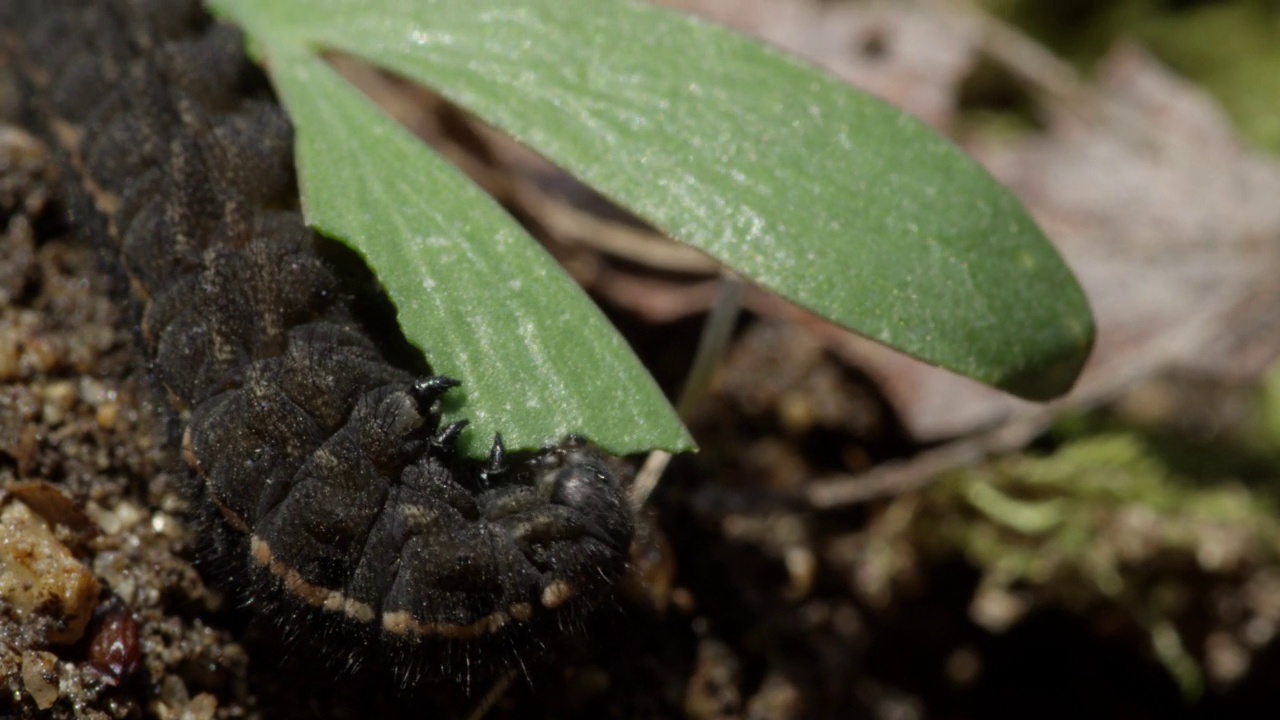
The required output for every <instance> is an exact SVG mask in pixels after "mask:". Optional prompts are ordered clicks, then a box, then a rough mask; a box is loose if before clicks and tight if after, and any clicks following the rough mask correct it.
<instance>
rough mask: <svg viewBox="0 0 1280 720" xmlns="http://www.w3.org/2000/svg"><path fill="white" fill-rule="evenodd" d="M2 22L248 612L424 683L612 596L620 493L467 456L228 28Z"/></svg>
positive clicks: (190, 16)
mask: <svg viewBox="0 0 1280 720" xmlns="http://www.w3.org/2000/svg"><path fill="white" fill-rule="evenodd" d="M0 28H3V30H0V32H2V33H3V36H4V38H3V39H4V45H3V46H2V47H5V48H6V51H7V52H8V53H9V54H10V55H11V56H12V58H13V59H14V62H15V63H16V64H17V65H18V66H19V67H20V68H21V69H22V70H23V71H24V73H25V76H26V78H27V81H28V82H29V88H28V95H29V98H28V99H29V103H28V104H29V109H30V112H31V115H32V117H33V118H34V119H35V121H36V122H37V124H38V125H40V126H41V127H43V128H44V130H45V131H46V134H47V136H48V137H49V138H50V139H51V140H52V141H53V142H54V143H55V144H56V145H57V146H58V147H60V148H61V149H62V150H63V151H64V154H65V158H66V160H67V163H68V166H69V168H71V172H69V173H68V175H70V176H72V177H76V178H78V179H79V180H80V182H79V185H80V188H79V190H80V191H81V193H82V194H83V195H84V196H85V197H87V199H88V202H87V203H85V212H82V213H80V214H79V215H78V216H77V217H76V218H75V220H76V221H77V224H82V225H84V226H85V227H86V228H90V229H92V228H97V229H98V230H100V231H101V232H102V234H104V235H106V236H107V237H109V238H110V240H111V241H112V242H113V243H114V245H113V246H114V247H115V248H117V249H118V253H119V256H120V257H121V258H122V260H123V265H124V266H125V269H126V270H127V273H128V276H129V279H130V283H131V285H132V286H133V288H134V291H135V294H136V295H137V297H138V299H139V300H140V305H141V307H142V314H141V332H142V337H143V342H144V345H145V346H146V348H147V350H148V352H149V353H150V358H151V360H152V364H153V368H154V372H155V373H156V374H157V376H158V377H159V379H160V380H161V382H162V383H163V385H164V387H165V388H166V389H167V390H168V392H169V395H170V398H171V400H172V404H173V406H174V408H175V410H176V411H177V412H178V413H179V416H180V418H181V420H182V422H183V425H184V427H185V432H184V435H183V453H184V457H185V458H186V460H187V462H188V464H189V465H190V467H191V469H192V471H193V473H194V475H195V476H196V477H198V478H199V480H200V481H201V482H199V483H195V485H196V486H197V491H196V492H197V496H198V497H197V502H199V503H202V504H204V505H207V506H208V507H212V508H216V515H218V516H219V517H217V518H216V521H215V522H214V523H213V524H212V525H211V530H212V531H213V532H214V534H215V535H217V538H216V539H215V542H216V544H218V545H219V546H220V547H221V548H222V550H223V552H224V553H226V554H229V555H231V556H232V557H235V558H239V559H240V560H241V561H242V562H243V563H244V564H245V566H246V567H247V568H248V569H249V572H250V575H251V577H252V578H254V581H253V583H252V587H253V590H252V591H251V592H250V593H249V597H250V599H252V600H254V601H257V602H259V603H260V604H262V605H264V606H266V607H268V608H270V609H272V611H273V612H276V613H277V614H278V615H279V616H280V617H281V618H283V619H285V620H286V621H289V622H296V623H301V622H310V621H313V620H319V621H321V622H323V623H324V624H325V628H326V629H327V630H328V629H335V630H336V631H337V632H336V633H334V634H335V635H337V636H341V637H344V638H350V639H351V641H352V642H353V643H354V644H355V645H356V646H357V648H358V650H359V651H360V652H363V653H365V654H366V655H370V656H372V655H378V654H381V649H383V648H390V649H393V650H394V651H395V653H394V654H396V655H398V656H403V654H405V653H408V654H411V655H414V656H416V657H417V658H418V660H417V663H418V664H419V665H420V666H422V667H427V668H429V667H431V666H432V665H433V663H434V664H436V666H437V667H439V666H440V665H441V664H443V663H444V661H443V660H440V661H437V660H434V659H432V658H433V657H437V656H436V655H434V650H435V649H438V648H441V647H443V649H445V650H446V651H449V654H451V655H453V656H456V655H457V654H458V653H459V652H461V653H462V654H464V655H465V660H466V663H467V665H468V666H470V665H471V661H472V660H473V655H474V654H475V653H473V652H472V648H483V647H487V646H493V647H497V648H501V649H502V650H503V651H504V652H505V654H506V656H507V657H508V658H509V659H510V658H511V654H510V653H519V651H520V650H521V649H522V648H523V647H525V646H526V645H528V644H530V643H542V642H543V641H544V639H545V636H544V635H543V633H545V632H547V631H549V630H555V629H558V628H559V627H560V626H561V625H563V624H564V623H563V621H562V617H563V615H564V613H568V612H573V611H574V610H573V609H574V608H577V607H583V606H586V605H589V604H591V603H592V602H593V601H595V600H597V599H599V597H600V596H601V595H602V594H603V593H605V592H607V590H608V588H609V586H610V585H611V583H612V582H613V581H614V580H615V579H616V578H617V577H618V576H619V575H620V573H621V572H622V571H623V570H624V568H625V566H626V562H627V557H628V548H629V545H630V542H631V536H632V530H633V527H632V517H631V512H630V509H629V505H628V503H627V500H626V496H625V490H624V488H623V487H622V483H621V481H620V480H619V478H618V477H617V475H616V474H615V473H614V471H613V470H611V468H610V465H609V463H608V462H607V461H606V459H605V458H603V457H602V456H601V455H599V454H598V453H597V452H595V451H594V450H592V449H590V448H589V447H588V446H586V445H585V444H583V443H581V442H576V441H569V442H566V443H565V444H563V445H562V446H561V447H558V448H553V449H549V450H546V451H544V452H542V453H538V454H535V455H533V456H530V457H524V458H511V459H509V458H507V457H505V453H504V452H503V448H502V444H501V440H500V439H495V442H494V447H493V451H492V452H491V454H490V457H489V459H488V461H487V462H483V463H482V462H476V461H470V460H467V459H465V458H463V457H460V456H459V454H458V453H457V452H456V451H455V444H456V439H457V437H458V433H459V432H460V431H461V429H462V426H461V424H452V425H448V426H444V427H441V421H440V411H439V399H440V397H441V395H442V394H443V393H445V392H446V391H447V390H449V389H450V388H451V387H453V386H454V384H455V383H454V382H453V381H451V380H449V379H447V378H443V377H439V376H433V375H431V374H430V373H429V372H428V371H427V369H426V367H425V365H423V364H421V362H420V357H419V358H415V357H413V356H412V354H411V353H406V352H404V347H403V346H404V343H403V340H402V339H399V340H398V342H396V340H397V339H396V338H392V340H391V341H388V340H386V338H387V335H386V327H385V326H386V325H387V323H386V322H385V320H386V317H385V313H384V314H383V315H381V316H379V315H378V313H377V312H376V311H377V310H378V309H379V308H378V307H377V302H376V301H371V300H370V299H369V298H370V297H371V295H370V293H369V292H367V288H366V287H365V285H367V282H362V276H361V273H360V272H359V271H358V269H357V270H356V271H352V270H351V269H350V268H349V267H347V265H345V264H344V261H349V260H350V258H351V256H350V254H349V253H343V252H342V251H340V250H339V249H337V248H336V246H334V245H333V244H332V243H330V242H329V241H326V240H324V239H323V238H319V237H317V236H316V235H314V234H313V233H312V232H310V231H309V230H307V229H306V228H305V227H304V225H303V222H302V218H301V215H300V214H299V212H298V210H297V197H296V186H295V179H294V174H293V168H292V160H291V145H292V130H291V127H290V125H289V122H288V120H287V118H286V117H285V115H284V113H283V111H282V110H281V109H280V107H279V106H278V105H277V104H276V102H275V100H274V99H273V97H272V96H271V94H270V90H269V88H268V86H267V84H266V83H265V81H264V80H263V78H262V76H261V75H260V74H259V72H258V71H257V69H256V68H254V67H253V66H252V65H251V64H250V63H249V62H248V61H247V60H246V59H245V57H244V54H243V51H242V49H241V48H242V38H241V37H240V35H239V33H238V32H237V31H235V30H234V29H232V28H230V27H228V26H225V25H221V24H218V23H215V22H213V21H212V20H211V19H209V18H208V17H207V16H206V15H204V14H203V12H202V11H201V9H200V7H199V5H198V3H197V2H195V0H8V1H7V2H4V3H0ZM384 309H385V308H384ZM379 318H381V321H380V320H379ZM392 325H393V324H392ZM415 360H416V361H415ZM211 514H212V513H211ZM449 654H446V655H444V656H438V657H448V656H450V655H449ZM470 669H471V668H470V667H468V670H470ZM443 670H444V671H445V672H446V673H451V672H454V671H455V669H451V668H443Z"/></svg>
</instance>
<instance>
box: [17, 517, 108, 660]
mask: <svg viewBox="0 0 1280 720" xmlns="http://www.w3.org/2000/svg"><path fill="white" fill-rule="evenodd" d="M98 592H99V586H98V581H97V579H95V578H94V576H93V573H91V572H89V570H88V568H86V567H85V566H84V565H82V564H81V563H80V562H79V561H78V560H76V558H75V556H73V555H72V553H71V550H70V548H68V547H67V546H66V545H65V544H63V543H62V542H61V541H60V540H59V539H58V538H57V536H56V535H55V534H54V532H53V529H52V528H50V527H49V524H48V523H47V521H46V520H45V519H44V518H42V517H40V516H39V515H37V514H36V513H35V512H33V511H32V509H31V508H30V507H28V506H27V505H26V504H25V503H23V502H22V501H20V500H17V499H13V500H11V501H10V502H9V503H7V504H5V505H4V507H3V508H0V602H4V603H7V604H8V605H9V606H10V607H12V608H13V610H14V612H15V614H16V615H17V616H18V617H19V618H20V619H24V620H26V619H32V620H33V621H43V624H44V625H45V627H46V633H45V639H46V641H47V642H50V643H54V644H68V643H74V642H76V641H77V640H79V639H80V638H81V636H83V635H84V631H85V627H87V626H88V624H89V620H90V619H91V618H92V617H93V609H94V607H95V606H96V605H97V603H98Z"/></svg>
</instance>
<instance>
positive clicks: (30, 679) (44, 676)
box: [22, 651, 58, 710]
mask: <svg viewBox="0 0 1280 720" xmlns="http://www.w3.org/2000/svg"><path fill="white" fill-rule="evenodd" d="M22 687H23V689H25V690H26V691H27V694H28V695H30V696H31V699H32V700H33V701H35V704H36V707H37V708H39V709H41V710H48V709H49V708H51V707H53V704H54V703H55V702H57V700H58V656H56V655H54V654H53V653H51V652H43V651H28V652H24V653H22Z"/></svg>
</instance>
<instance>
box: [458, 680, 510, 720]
mask: <svg viewBox="0 0 1280 720" xmlns="http://www.w3.org/2000/svg"><path fill="white" fill-rule="evenodd" d="M515 676H516V674H515V673H514V672H508V673H506V674H505V675H503V676H502V677H500V678H498V679H497V680H496V681H494V683H493V687H491V688H489V692H487V693H485V694H484V697H482V698H480V701H479V702H477V703H476V707H475V709H474V710H472V711H471V714H470V715H467V720H484V717H485V716H486V715H488V714H489V711H491V710H493V706H494V705H496V704H497V703H498V701H499V700H501V699H502V696H503V695H506V694H507V691H508V690H510V689H511V681H512V680H513V679H515Z"/></svg>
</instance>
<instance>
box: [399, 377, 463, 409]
mask: <svg viewBox="0 0 1280 720" xmlns="http://www.w3.org/2000/svg"><path fill="white" fill-rule="evenodd" d="M461 384H462V383H460V382H458V381H457V380H454V379H453V378H451V377H445V376H444V375H432V376H431V377H429V378H423V379H421V380H415V381H414V383H413V389H412V390H411V392H412V393H413V396H414V398H416V399H417V400H418V403H419V404H420V405H421V406H422V407H423V408H424V410H425V409H426V408H429V407H431V405H432V403H434V402H435V401H436V400H439V399H440V397H441V396H442V395H444V394H445V393H446V392H448V391H449V390H452V389H453V388H456V387H458V386H459V385H461Z"/></svg>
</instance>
